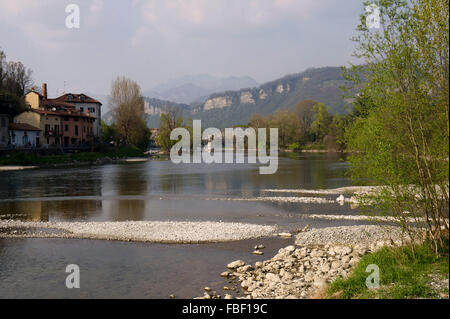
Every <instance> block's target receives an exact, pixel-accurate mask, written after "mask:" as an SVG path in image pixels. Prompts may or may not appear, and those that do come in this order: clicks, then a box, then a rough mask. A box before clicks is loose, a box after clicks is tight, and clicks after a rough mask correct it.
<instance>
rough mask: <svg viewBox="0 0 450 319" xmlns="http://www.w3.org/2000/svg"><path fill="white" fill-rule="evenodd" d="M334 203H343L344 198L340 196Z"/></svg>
mask: <svg viewBox="0 0 450 319" xmlns="http://www.w3.org/2000/svg"><path fill="white" fill-rule="evenodd" d="M336 202H338V203H343V202H345V197H344V195H340V196H339V197H338V198H336Z"/></svg>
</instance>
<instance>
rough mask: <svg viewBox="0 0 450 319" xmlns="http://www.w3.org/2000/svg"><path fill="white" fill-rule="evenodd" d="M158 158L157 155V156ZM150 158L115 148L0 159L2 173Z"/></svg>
mask: <svg viewBox="0 0 450 319" xmlns="http://www.w3.org/2000/svg"><path fill="white" fill-rule="evenodd" d="M155 156H157V155H155ZM148 158H149V156H147V155H146V154H144V152H142V151H141V150H140V149H137V148H132V147H120V148H113V149H109V150H105V151H96V152H78V153H69V154H59V155H39V154H30V153H15V154H13V155H10V156H4V157H0V172H1V171H11V170H23V169H31V168H39V167H43V168H47V167H62V166H69V167H70V166H78V165H102V164H111V163H123V162H131V161H145V160H148Z"/></svg>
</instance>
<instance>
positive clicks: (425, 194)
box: [347, 0, 449, 251]
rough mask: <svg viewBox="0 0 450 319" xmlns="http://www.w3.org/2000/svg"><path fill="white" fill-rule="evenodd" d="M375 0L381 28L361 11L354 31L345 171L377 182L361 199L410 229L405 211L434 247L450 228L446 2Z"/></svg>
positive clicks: (447, 5) (358, 178)
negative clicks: (356, 110) (355, 106)
mask: <svg viewBox="0 0 450 319" xmlns="http://www.w3.org/2000/svg"><path fill="white" fill-rule="evenodd" d="M374 3H375V4H376V5H378V6H379V7H380V11H381V25H382V28H381V29H379V30H374V29H369V28H368V27H367V26H366V24H365V21H366V13H364V14H363V15H362V16H361V24H360V25H359V26H358V29H357V30H358V35H357V36H356V37H354V40H355V41H356V43H357V50H356V52H355V55H356V56H357V57H358V58H360V59H362V60H363V61H364V63H365V65H364V67H354V68H353V72H352V74H353V76H354V84H355V85H356V86H361V88H362V89H361V94H360V96H363V97H364V103H365V107H364V111H360V114H359V116H358V117H357V118H356V120H355V123H354V125H353V126H352V128H351V129H350V130H349V132H348V135H347V138H348V143H349V146H350V148H351V149H353V150H356V151H358V152H356V153H354V154H353V156H352V157H351V158H350V161H351V164H352V169H351V174H352V177H353V178H354V180H356V181H358V180H360V179H364V180H367V178H369V179H370V180H372V181H373V182H374V183H376V184H378V185H383V187H381V188H380V190H379V191H378V192H376V193H374V194H372V195H371V196H369V198H368V199H370V200H371V202H372V203H373V202H374V201H375V202H376V203H377V208H378V209H379V211H380V212H384V213H390V214H394V216H395V217H396V218H397V221H398V222H399V223H400V224H401V225H402V226H403V227H404V229H405V230H406V231H408V232H409V233H410V235H414V234H413V228H411V227H409V225H410V224H409V223H408V219H407V218H414V219H415V221H416V225H418V226H424V227H426V228H427V229H428V234H429V236H430V238H431V239H432V241H433V243H434V248H435V250H436V251H437V250H438V246H439V245H441V244H442V242H441V238H442V236H443V235H444V234H445V233H446V234H447V236H448V229H449V224H448V212H449V211H448V207H449V195H448V185H449V184H448V181H449V161H448V158H449V117H448V116H449V86H448V84H449V82H448V81H449V67H448V63H449V22H448V21H449V20H448V19H449V15H448V13H449V2H448V0H411V1H400V0H389V1H387V0H380V1H375V2H374ZM405 211H408V212H410V214H407V215H406V214H404V212H405Z"/></svg>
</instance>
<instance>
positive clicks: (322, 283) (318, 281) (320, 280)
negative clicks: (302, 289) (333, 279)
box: [313, 278, 327, 289]
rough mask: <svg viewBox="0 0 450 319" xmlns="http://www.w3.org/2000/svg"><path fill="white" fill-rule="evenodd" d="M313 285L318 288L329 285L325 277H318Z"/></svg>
mask: <svg viewBox="0 0 450 319" xmlns="http://www.w3.org/2000/svg"><path fill="white" fill-rule="evenodd" d="M313 286H314V287H316V288H317V289H323V288H325V287H326V286H327V282H326V281H325V279H323V278H316V279H315V280H314V283H313Z"/></svg>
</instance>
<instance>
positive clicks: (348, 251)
mask: <svg viewBox="0 0 450 319" xmlns="http://www.w3.org/2000/svg"><path fill="white" fill-rule="evenodd" d="M352 251H353V249H351V248H350V247H347V246H344V247H342V249H341V254H342V255H349V254H351V253H352Z"/></svg>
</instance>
